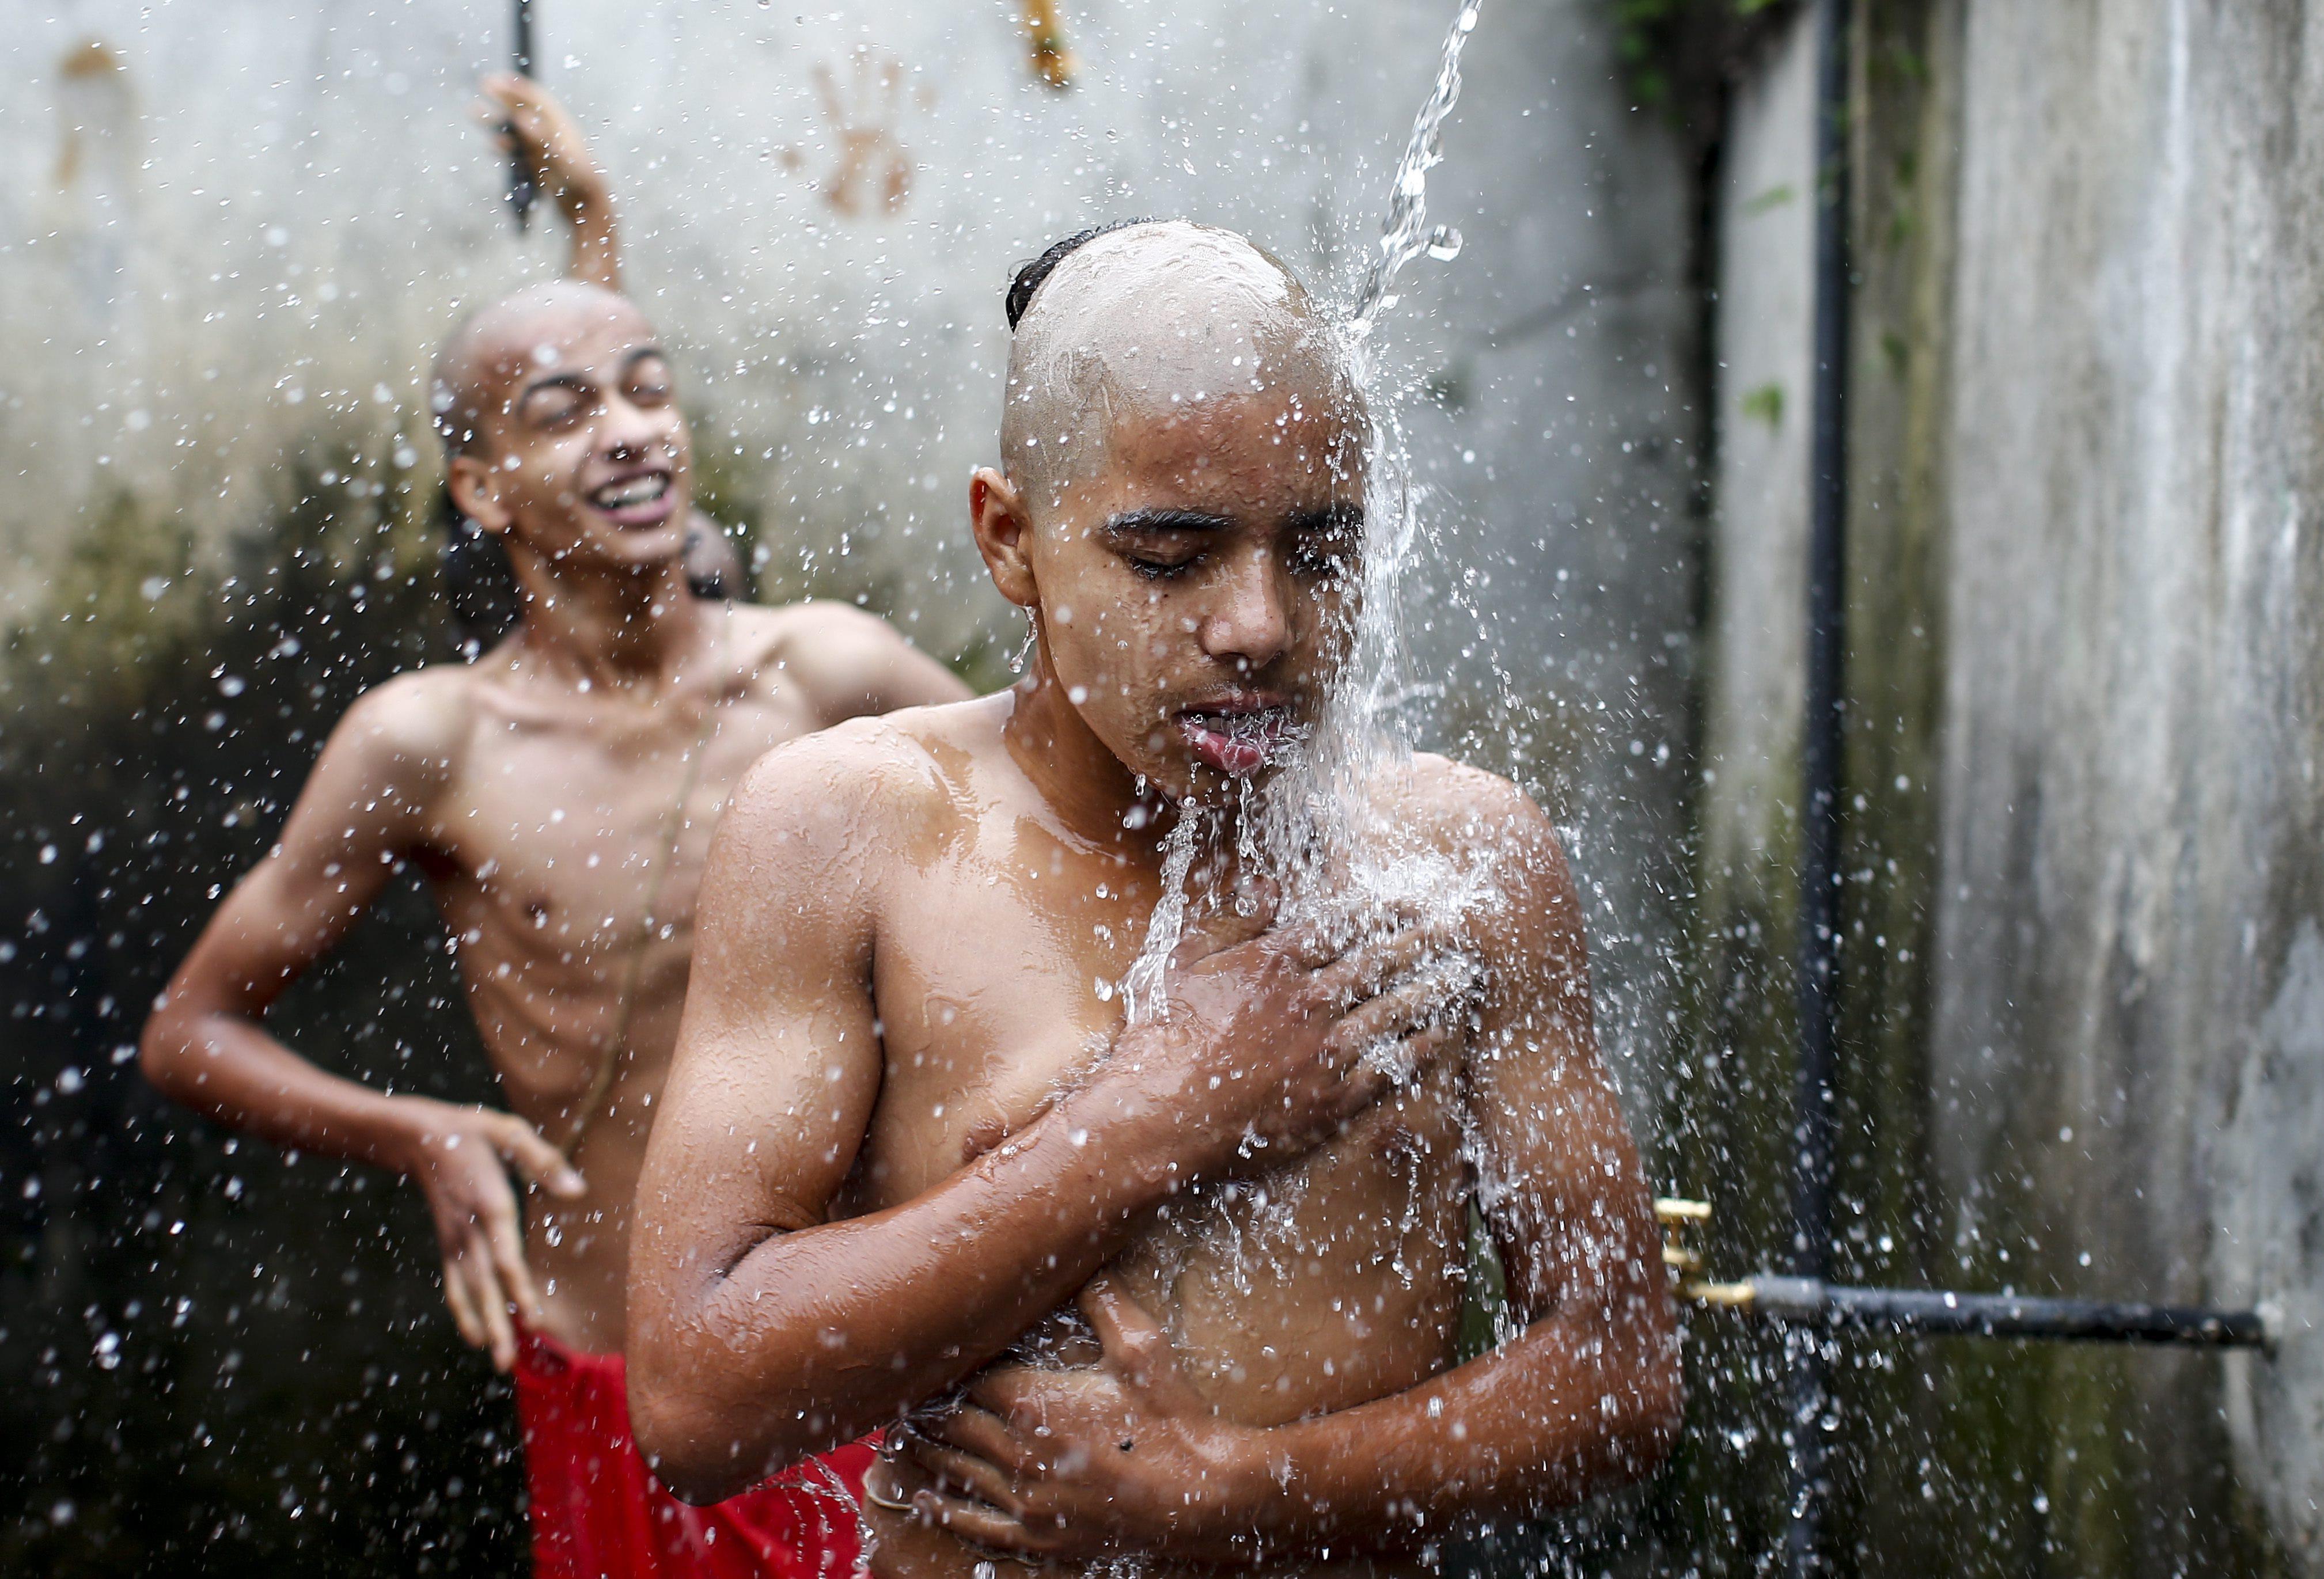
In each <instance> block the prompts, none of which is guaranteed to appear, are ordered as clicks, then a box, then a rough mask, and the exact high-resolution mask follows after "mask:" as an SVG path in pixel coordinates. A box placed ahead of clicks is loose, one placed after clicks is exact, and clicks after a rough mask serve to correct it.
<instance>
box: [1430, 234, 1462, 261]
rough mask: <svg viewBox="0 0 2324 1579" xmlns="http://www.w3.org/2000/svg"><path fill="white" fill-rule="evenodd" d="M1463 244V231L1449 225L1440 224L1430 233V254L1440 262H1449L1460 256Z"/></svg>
mask: <svg viewBox="0 0 2324 1579" xmlns="http://www.w3.org/2000/svg"><path fill="white" fill-rule="evenodd" d="M1461 245H1462V241H1461V233H1460V232H1459V231H1457V230H1455V229H1453V228H1452V226H1451V225H1438V226H1437V227H1436V228H1435V229H1434V230H1432V231H1430V232H1429V233H1428V255H1429V256H1430V257H1432V258H1434V259H1435V260H1436V261H1437V262H1440V263H1449V262H1452V260H1453V259H1455V258H1457V257H1459V256H1460V255H1461Z"/></svg>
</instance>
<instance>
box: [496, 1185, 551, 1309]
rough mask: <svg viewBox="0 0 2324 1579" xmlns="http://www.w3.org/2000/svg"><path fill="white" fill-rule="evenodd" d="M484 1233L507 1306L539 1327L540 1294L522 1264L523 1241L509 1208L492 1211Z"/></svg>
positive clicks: (527, 1268) (528, 1269)
mask: <svg viewBox="0 0 2324 1579" xmlns="http://www.w3.org/2000/svg"><path fill="white" fill-rule="evenodd" d="M485 1232H486V1235H487V1236H488V1243H489V1244H491V1246H492V1265H493V1271H494V1272H496V1273H497V1274H498V1275H499V1278H500V1281H501V1283H502V1285H503V1287H504V1288H505V1289H506V1290H507V1292H508V1301H507V1302H508V1303H512V1304H513V1305H514V1306H515V1307H516V1308H517V1311H518V1313H519V1314H520V1315H521V1316H522V1317H524V1319H525V1320H526V1321H528V1322H530V1323H533V1324H535V1325H538V1324H539V1320H540V1293H539V1290H536V1289H535V1288H534V1287H533V1286H532V1269H531V1268H530V1267H528V1266H526V1265H525V1264H524V1237H523V1235H521V1234H520V1233H519V1232H518V1231H517V1226H516V1223H515V1221H514V1219H513V1217H512V1215H511V1214H510V1213H509V1211H508V1208H506V1207H499V1208H496V1209H495V1210H494V1212H493V1221H492V1222H491V1223H490V1224H488V1225H487V1226H486V1230H485Z"/></svg>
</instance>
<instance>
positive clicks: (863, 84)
mask: <svg viewBox="0 0 2324 1579" xmlns="http://www.w3.org/2000/svg"><path fill="white" fill-rule="evenodd" d="M846 71H847V76H846V81H845V83H844V86H843V84H842V81H841V77H840V73H838V72H835V71H834V70H833V69H831V68H830V67H829V66H827V65H825V64H822V63H821V62H818V63H817V64H816V68H815V87H816V97H817V98H818V99H820V100H821V101H822V105H823V114H824V119H825V122H826V123H827V124H829V126H830V128H831V147H832V154H833V158H832V163H831V168H830V170H828V172H826V173H825V175H824V176H822V177H821V178H820V179H817V180H816V190H818V191H820V192H821V193H822V194H823V195H824V198H825V201H827V202H828V203H830V205H831V206H832V207H834V208H835V209H837V210H838V211H839V212H840V213H842V214H846V215H855V214H862V213H864V212H867V211H868V210H870V209H871V208H872V207H875V206H876V207H878V208H880V209H881V210H883V211H885V212H887V213H890V214H894V213H896V212H898V211H899V210H900V209H901V208H902V207H904V200H905V199H906V198H907V197H909V196H910V195H911V190H912V157H911V152H910V151H909V150H908V149H907V148H906V147H905V146H904V143H903V141H902V139H901V138H900V137H899V134H898V133H899V130H900V126H901V123H902V120H903V115H904V112H905V109H906V107H907V102H908V100H909V102H910V103H912V104H917V105H918V107H919V108H920V109H922V110H926V109H927V108H929V107H930V106H933V105H934V104H935V103H936V88H935V87H933V86H932V85H930V84H927V83H922V84H920V85H919V87H918V89H917V90H916V91H914V92H912V93H911V94H910V95H909V96H907V94H906V85H905V78H906V76H907V73H906V71H905V69H904V63H903V62H902V61H901V60H898V59H897V58H896V57H895V56H893V55H890V54H888V53H886V52H885V51H884V50H873V49H870V48H868V47H867V48H862V49H858V50H856V51H855V53H854V56H853V60H851V62H850V64H849V67H848V68H847V69H846ZM782 161H783V163H784V164H785V165H787V166H788V167H789V168H790V169H793V170H797V169H798V168H800V167H801V166H802V165H804V164H805V163H806V162H807V157H806V154H805V153H804V152H803V151H801V150H799V149H798V148H786V149H784V150H783V151H782Z"/></svg>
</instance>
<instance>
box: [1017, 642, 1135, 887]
mask: <svg viewBox="0 0 2324 1579" xmlns="http://www.w3.org/2000/svg"><path fill="white" fill-rule="evenodd" d="M1015 702H1016V705H1015V706H1014V707H1013V708H1011V709H1010V714H1009V720H1008V721H1007V722H1006V723H1005V724H1003V725H1002V726H1001V739H1002V740H1003V741H1004V742H1005V743H1006V744H1007V746H1008V748H1009V754H1010V757H1012V758H1013V759H1014V760H1015V761H1016V764H1017V766H1018V767H1019V770H1020V771H1022V772H1023V773H1024V775H1025V776H1026V777H1027V778H1028V779H1030V780H1032V781H1033V787H1034V788H1036V789H1037V790H1038V791H1040V793H1041V798H1042V800H1043V801H1044V802H1046V803H1047V805H1048V807H1049V810H1050V811H1051V812H1052V813H1054V814H1055V815H1056V819H1057V821H1058V822H1061V823H1063V824H1064V825H1065V828H1066V830H1067V831H1070V832H1072V833H1073V834H1074V836H1075V837H1077V838H1080V839H1083V840H1087V841H1088V842H1089V843H1091V844H1093V845H1096V846H1098V847H1100V848H1101V849H1107V850H1111V851H1112V852H1114V853H1116V854H1118V855H1120V856H1121V857H1123V858H1127V859H1130V860H1137V861H1141V862H1153V861H1157V860H1158V859H1159V858H1160V855H1159V852H1160V849H1161V845H1162V840H1163V839H1164V838H1165V837H1166V836H1167V834H1168V833H1169V831H1170V828H1171V826H1172V825H1173V824H1174V823H1175V822H1176V819H1177V814H1178V813H1177V808H1176V805H1175V804H1174V803H1172V802H1171V800H1170V797H1169V796H1167V795H1166V794H1161V793H1160V792H1158V791H1157V790H1155V789H1153V788H1151V787H1147V788H1144V789H1143V790H1141V788H1140V786H1139V778H1138V776H1137V775H1136V774H1134V773H1132V772H1130V769H1129V768H1127V767H1123V766H1122V763H1121V759H1120V757H1116V756H1115V755H1114V754H1113V753H1112V752H1111V750H1109V749H1108V748H1106V745H1105V742H1103V741H1102V740H1100V739H1098V738H1097V736H1096V735H1094V734H1093V733H1092V732H1091V731H1090V727H1089V725H1088V724H1087V723H1085V722H1084V721H1083V719H1082V715H1081V713H1080V712H1079V711H1077V710H1076V709H1075V708H1074V705H1073V704H1072V703H1071V702H1068V701H1067V700H1066V698H1065V688H1064V687H1063V686H1062V685H1060V684H1057V681H1056V676H1055V675H1052V674H1051V673H1050V672H1049V666H1048V663H1047V654H1046V653H1043V652H1040V651H1038V650H1037V651H1036V652H1035V654H1034V657H1033V665H1032V668H1031V671H1030V672H1029V673H1028V674H1027V675H1026V676H1025V678H1024V679H1023V680H1021V681H1019V683H1018V684H1017V685H1016V687H1015Z"/></svg>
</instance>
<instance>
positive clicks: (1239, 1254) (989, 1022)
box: [849, 860, 1468, 1423]
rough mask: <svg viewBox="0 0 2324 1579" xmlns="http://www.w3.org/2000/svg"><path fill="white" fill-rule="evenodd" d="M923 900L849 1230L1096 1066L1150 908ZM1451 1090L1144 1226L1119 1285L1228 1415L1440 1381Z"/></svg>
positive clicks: (1457, 1124) (1064, 869) (990, 874)
mask: <svg viewBox="0 0 2324 1579" xmlns="http://www.w3.org/2000/svg"><path fill="white" fill-rule="evenodd" d="M955 876H956V877H957V878H958V880H954V877H955ZM987 878H990V879H991V880H990V881H988V880H986V879H987ZM1101 889H1102V890H1103V891H1102V892H1101V891H1100V890H1101ZM1125 889H1128V890H1129V892H1128V893H1127V894H1125V892H1124V890H1125ZM919 898H920V900H921V901H922V903H918V904H912V905H909V906H907V907H904V908H905V916H906V919H904V920H903V921H902V923H901V924H900V925H899V926H897V927H895V928H892V929H890V933H889V935H886V936H884V937H883V939H882V941H881V948H880V949H879V950H877V951H876V952H875V963H874V983H873V986H874V996H875V1000H876V1004H877V1007H878V1012H879V1015H880V1021H881V1034H882V1037H883V1045H884V1051H885V1054H886V1069H887V1077H886V1080H885V1083H884V1085H883V1088H882V1092H881V1100H880V1105H879V1108H878V1110H877V1112H876V1113H875V1115H874V1120H873V1125H872V1133H871V1135H870V1137H869V1141H870V1144H869V1145H868V1146H867V1148H866V1151H865V1153H864V1162H863V1164H862V1167H861V1169H860V1170H859V1175H858V1178H857V1180H855V1189H854V1190H853V1196H854V1198H853V1200H852V1201H851V1202H850V1203H849V1207H850V1208H851V1209H853V1210H868V1209H873V1208H876V1207H880V1206H884V1205H889V1204H892V1203H894V1202H897V1201H900V1200H903V1199H906V1198H909V1197H911V1196H913V1195H916V1194H918V1193H919V1192H920V1191H921V1190H924V1189H927V1188H929V1187H931V1186H932V1185H934V1184H935V1183H936V1182H937V1181H938V1180H942V1179H943V1178H945V1176H947V1175H949V1174H950V1173H952V1172H954V1171H955V1170H958V1169H959V1168H960V1167H961V1166H963V1165H964V1162H965V1161H968V1160H970V1159H972V1158H973V1157H975V1156H977V1155H979V1154H982V1152H985V1151H987V1150H989V1149H991V1147H992V1146H993V1145H995V1144H998V1143H1000V1142H1001V1140H1002V1139H1004V1138H1005V1137H1006V1136H1007V1135H1008V1134H1011V1133H1013V1132H1015V1131H1016V1130H1018V1129H1019V1128H1021V1127H1023V1126H1024V1125H1026V1124H1028V1123H1030V1122H1031V1121H1032V1120H1033V1119H1035V1118H1036V1117H1037V1116H1038V1115H1039V1114H1040V1113H1041V1112H1042V1111H1043V1110H1044V1109H1045V1108H1046V1107H1047V1106H1048V1105H1049V1103H1050V1102H1051V1101H1052V1100H1054V1098H1055V1097H1056V1095H1057V1093H1058V1092H1059V1091H1060V1089H1061V1088H1063V1087H1065V1085H1067V1084H1068V1083H1070V1082H1072V1081H1074V1079H1077V1078H1079V1077H1081V1076H1082V1075H1084V1073H1085V1072H1086V1071H1087V1070H1088V1069H1090V1067H1091V1066H1092V1065H1093V1063H1095V1062H1096V1061H1097V1060H1100V1059H1102V1057H1104V1056H1105V1053H1106V1051H1107V1050H1108V1048H1109V1047H1110V1045H1111V1042H1112V1040H1113V1037H1114V1035H1115V1034H1116V1033H1117V1032H1118V1030H1119V1028H1120V1024H1121V1019H1122V1008H1123V1002H1122V995H1121V993H1120V981H1121V979H1122V978H1123V977H1124V975H1125V974H1126V973H1127V971H1128V970H1129V968H1130V964H1131V962H1132V961H1133V960H1134V959H1135V958H1136V956H1137V954H1138V951H1139V946H1140V944H1141V943H1142V941H1143V940H1144V933H1145V928H1146V918H1147V914H1148V911H1149V910H1150V907H1151V904H1152V898H1153V892H1152V888H1151V886H1150V879H1148V886H1145V887H1144V888H1142V889H1140V888H1139V887H1138V886H1136V885H1134V884H1126V883H1124V882H1122V881H1121V880H1120V878H1119V877H1116V878H1115V879H1114V880H1112V881H1107V880H1105V879H1104V878H1103V877H1099V876H1096V875H1094V874H1093V873H1092V872H1089V871H1086V870H1084V871H1079V872H1076V871H1074V870H1073V869H1072V868H1071V865H1070V863H1065V864H1063V865H1062V866H1061V867H1060V868H1057V869H1055V870H1050V871H1044V870H1043V863H1041V862H1040V861H1038V860H1034V861H1027V862H1019V863H1016V869H1015V870H1013V871H1012V870H1010V869H1007V868H1003V869H999V870H993V869H987V870H985V871H982V872H978V873H971V874H958V875H953V874H947V876H946V879H945V880H942V881H938V882H936V883H933V884H931V885H930V886H929V887H928V888H927V891H926V892H925V893H923V894H922V895H919ZM1461 1084H1462V1079H1461V1071H1460V1067H1459V1063H1458V1060H1456V1059H1452V1060H1446V1061H1445V1062H1443V1063H1442V1064H1440V1065H1439V1066H1437V1067H1436V1068H1435V1069H1433V1070H1431V1071H1430V1072H1429V1073H1428V1074H1427V1075H1426V1076H1425V1078H1424V1079H1421V1080H1420V1081H1418V1082H1417V1083H1416V1085H1415V1086H1413V1087H1412V1088H1409V1089H1407V1090H1405V1091H1401V1092H1398V1093H1396V1094H1394V1095H1392V1096H1391V1097H1388V1098H1386V1099H1384V1100H1383V1101H1381V1102H1380V1103H1379V1104H1378V1105H1377V1106H1374V1107H1373V1108H1372V1109H1370V1110H1369V1112H1367V1113H1366V1114H1365V1115H1363V1116H1362V1117H1361V1118H1360V1119H1359V1120H1358V1121H1357V1122H1356V1123H1355V1124H1353V1125H1351V1126H1350V1127H1349V1129H1348V1130H1347V1131H1346V1132H1345V1133H1344V1134H1342V1135H1341V1136H1340V1137H1339V1138H1338V1139H1337V1140H1336V1141H1334V1142H1333V1143H1329V1144H1327V1145H1325V1146H1324V1147H1323V1148H1321V1149H1319V1150H1317V1151H1316V1152H1312V1153H1310V1154H1309V1155H1307V1156H1306V1157H1305V1158H1302V1159H1300V1160H1298V1161H1296V1162H1293V1163H1290V1164H1287V1165H1286V1166H1284V1167H1281V1168H1277V1169H1276V1170H1271V1171H1268V1172H1267V1173H1265V1174H1262V1175H1260V1176H1259V1177H1257V1178H1254V1179H1248V1180H1237V1181H1232V1182H1222V1183H1205V1184H1203V1185H1200V1186H1198V1187H1196V1188H1194V1189H1189V1190H1188V1191H1186V1192H1185V1193H1184V1194H1182V1195H1181V1196H1179V1197H1177V1198H1175V1199H1173V1200H1172V1201H1170V1202H1169V1203H1167V1204H1166V1205H1165V1206H1164V1207H1162V1208H1160V1209H1159V1210H1158V1211H1157V1212H1155V1213H1154V1214H1152V1215H1151V1216H1150V1217H1149V1218H1148V1221H1147V1222H1146V1223H1144V1224H1143V1225H1142V1226H1141V1227H1140V1229H1139V1232H1138V1234H1137V1235H1135V1237H1134V1238H1133V1240H1132V1242H1131V1243H1130V1245H1129V1246H1128V1248H1127V1249H1126V1250H1125V1251H1124V1253H1122V1255H1121V1257H1120V1260H1119V1261H1118V1262H1117V1263H1116V1265H1115V1267H1114V1269H1113V1271H1114V1273H1115V1274H1116V1275H1117V1276H1118V1277H1120V1278H1121V1279H1122V1280H1124V1282H1125V1284H1126V1286H1127V1287H1128V1289H1129V1290H1130V1292H1131V1294H1132V1296H1133V1297H1134V1298H1136V1299H1138V1300H1139V1302H1140V1303H1141V1304H1143V1305H1145V1306H1146V1307H1147V1308H1148V1309H1149V1310H1150V1311H1151V1312H1152V1313H1153V1314H1154V1315H1156V1316H1157V1317H1159V1318H1160V1319H1162V1320H1163V1322H1164V1323H1165V1325H1166V1327H1167V1328H1168V1329H1169V1331H1170V1333H1171V1335H1172V1337H1173V1339H1174V1340H1175V1341H1176V1343H1177V1345H1179V1347H1180V1351H1181V1354H1182V1356H1183V1357H1184V1358H1185V1360H1186V1362H1187V1363H1188V1364H1189V1366H1190V1368H1191V1369H1192V1371H1193V1372H1194V1375H1195V1377H1196V1379H1197V1382H1198V1385H1200V1386H1202V1387H1203V1391H1205V1392H1206V1393H1207V1394H1208V1395H1209V1396H1210V1397H1211V1398H1212V1399H1213V1402H1215V1403H1217V1404H1218V1405H1219V1407H1221V1408H1222V1409H1225V1410H1227V1411H1228V1412H1229V1413H1231V1414H1233V1415H1235V1416H1237V1417H1239V1418H1245V1419H1248V1420H1250V1421H1252V1422H1253V1423H1267V1422H1271V1421H1274V1420H1278V1419H1284V1418H1292V1417H1294V1416H1296V1415H1299V1414H1302V1413H1305V1412H1307V1411H1309V1410H1312V1409H1319V1408H1332V1407H1341V1406H1342V1405H1343V1404H1344V1403H1346V1402H1349V1401H1352V1400H1359V1399H1363V1398H1370V1397H1377V1396H1379V1394H1380V1393H1382V1392H1385V1391H1394V1390H1396V1389H1397V1388H1400V1387H1403V1386H1407V1385H1410V1384H1411V1382H1414V1381H1416V1380H1417V1379H1418V1378H1420V1377H1422V1376H1425V1375H1427V1374H1429V1373H1431V1372H1433V1371H1434V1370H1435V1369H1436V1368H1438V1367H1439V1366H1440V1365H1441V1364H1443V1363H1444V1362H1445V1360H1446V1357H1447V1355H1448V1354H1449V1352H1450V1345H1451V1342H1452V1334H1453V1330H1454V1327H1455V1326H1456V1324H1457V1320H1458V1313H1459V1307H1460V1299H1461V1279H1462V1269H1463V1264H1464V1242H1463V1230H1464V1225H1465V1211H1466V1201H1467V1198H1468V1183H1467V1173H1466V1164H1465V1161H1464V1159H1463V1156H1462V1143H1461V1139H1462V1137H1461V1114H1462V1107H1461V1097H1460V1090H1461Z"/></svg>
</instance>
